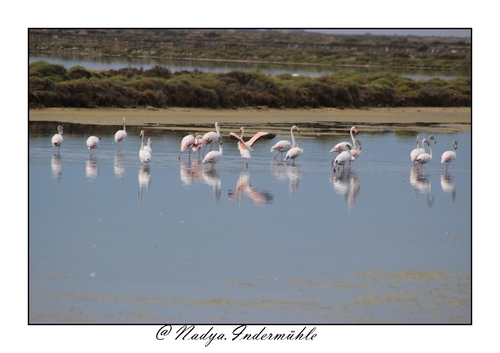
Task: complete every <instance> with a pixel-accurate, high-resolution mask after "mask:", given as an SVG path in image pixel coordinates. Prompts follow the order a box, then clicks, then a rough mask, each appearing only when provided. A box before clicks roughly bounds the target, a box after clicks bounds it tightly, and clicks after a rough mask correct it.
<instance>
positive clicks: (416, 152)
mask: <svg viewBox="0 0 500 353" xmlns="http://www.w3.org/2000/svg"><path fill="white" fill-rule="evenodd" d="M424 140H426V139H423V140H422V147H420V148H415V149H414V150H413V151H411V153H410V159H411V160H412V162H413V163H414V164H416V163H417V161H416V159H417V157H418V155H419V154H420V153H425V148H424ZM430 140H433V141H434V144H436V142H437V140H436V139H435V138H434V135H430V136H429V138H428V139H427V142H428V143H427V144H428V145H430V143H429V141H430Z"/></svg>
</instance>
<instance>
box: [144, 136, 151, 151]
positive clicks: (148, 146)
mask: <svg viewBox="0 0 500 353" xmlns="http://www.w3.org/2000/svg"><path fill="white" fill-rule="evenodd" d="M144 149H145V150H146V151H148V152H149V153H151V154H153V139H152V138H151V137H148V144H147V145H144Z"/></svg>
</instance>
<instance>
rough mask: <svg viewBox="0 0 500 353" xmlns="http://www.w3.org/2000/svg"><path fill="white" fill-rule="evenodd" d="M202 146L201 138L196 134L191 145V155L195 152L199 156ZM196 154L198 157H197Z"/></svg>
mask: <svg viewBox="0 0 500 353" xmlns="http://www.w3.org/2000/svg"><path fill="white" fill-rule="evenodd" d="M202 145H203V136H201V135H200V134H197V135H196V137H195V138H194V143H193V144H192V145H191V151H193V154H194V153H195V152H199V154H201V146H202ZM199 154H198V157H199Z"/></svg>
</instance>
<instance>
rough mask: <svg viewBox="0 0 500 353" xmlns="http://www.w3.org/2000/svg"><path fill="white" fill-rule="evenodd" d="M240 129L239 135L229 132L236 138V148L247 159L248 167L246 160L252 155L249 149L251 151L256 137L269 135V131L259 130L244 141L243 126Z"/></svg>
mask: <svg viewBox="0 0 500 353" xmlns="http://www.w3.org/2000/svg"><path fill="white" fill-rule="evenodd" d="M240 131H241V136H238V135H237V134H236V133H234V132H230V133H229V134H230V135H231V136H233V137H235V138H236V139H237V140H238V150H239V151H240V155H241V158H242V159H246V160H247V162H246V165H247V167H248V160H249V159H250V158H252V156H251V155H250V151H253V148H252V146H253V145H254V143H255V142H257V140H258V139H260V138H261V137H262V136H265V135H269V133H268V132H264V131H259V132H257V133H256V134H255V135H253V136H252V138H251V139H250V140H248V141H247V142H245V141H244V140H243V135H244V134H245V128H244V127H241V128H240Z"/></svg>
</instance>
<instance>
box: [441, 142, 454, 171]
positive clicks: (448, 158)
mask: <svg viewBox="0 0 500 353" xmlns="http://www.w3.org/2000/svg"><path fill="white" fill-rule="evenodd" d="M452 146H453V151H446V152H444V153H443V155H442V156H441V163H446V171H448V167H449V165H450V163H451V162H453V161H454V160H455V158H457V148H458V141H457V140H455V141H453V143H452Z"/></svg>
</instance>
